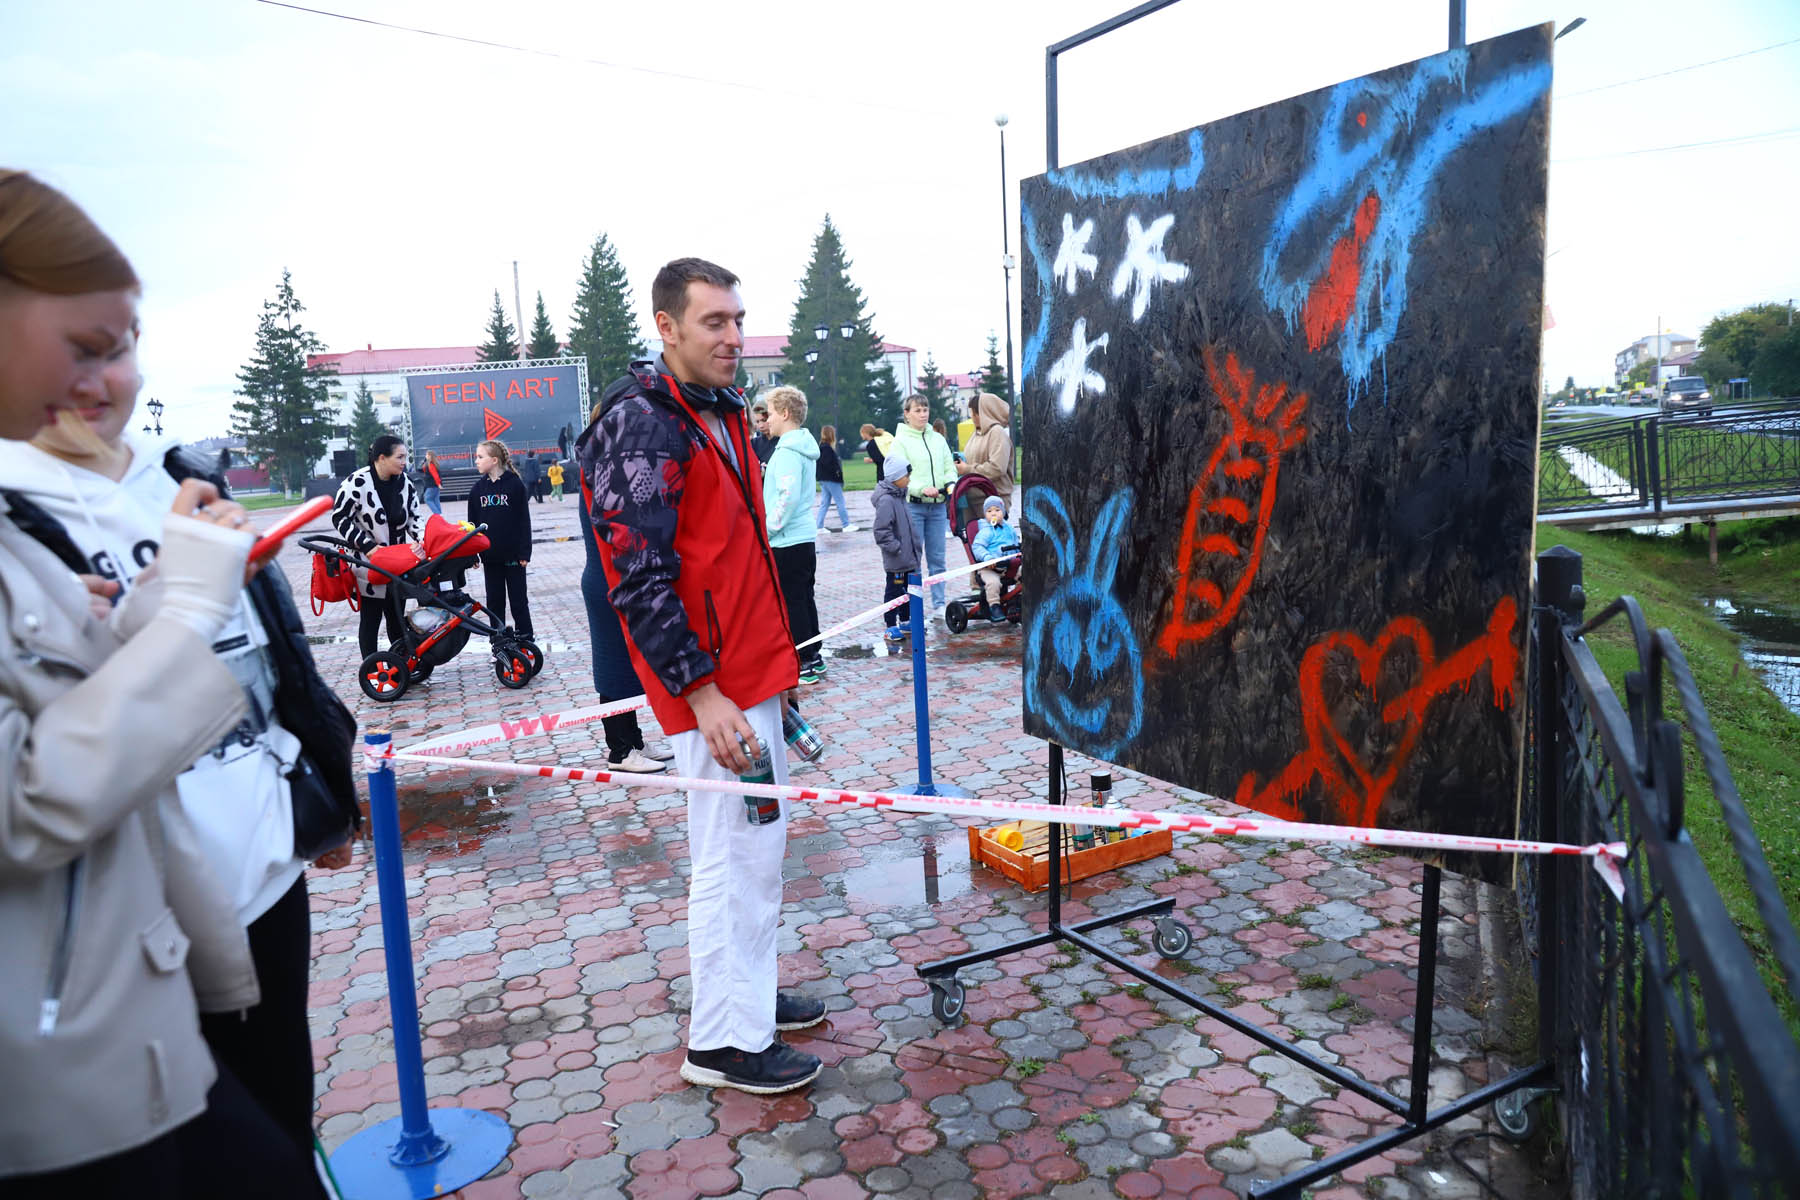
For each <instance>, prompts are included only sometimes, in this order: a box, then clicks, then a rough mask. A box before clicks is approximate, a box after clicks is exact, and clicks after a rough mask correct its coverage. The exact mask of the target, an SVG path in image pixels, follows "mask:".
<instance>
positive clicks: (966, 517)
mask: <svg viewBox="0 0 1800 1200" xmlns="http://www.w3.org/2000/svg"><path fill="white" fill-rule="evenodd" d="M989 499H995V500H998V499H999V493H998V491H996V489H995V488H994V485H993V484H992V483H991V482H990V481H989V480H988V478H987V476H985V475H964V476H963V477H962V478H960V479H958V480H957V481H956V485H955V486H954V487H953V488H951V490H950V520H951V522H952V528H953V529H955V531H956V540H957V541H959V542H961V543H962V546H963V550H964V551H965V552H966V553H967V554H968V556H969V562H970V563H978V562H981V561H982V559H981V556H979V555H978V554H976V552H975V539H976V538H977V537H978V536H980V534H981V531H982V529H983V527H985V526H986V525H987V521H986V519H985V518H984V517H983V510H984V508H985V507H986V505H987V502H988V500H989ZM1002 503H1004V502H1002ZM998 570H999V574H1000V597H999V600H998V602H997V603H996V604H990V603H989V602H988V597H987V592H986V589H984V588H983V587H982V586H981V585H980V584H979V583H976V585H975V586H974V588H973V589H971V590H970V591H969V592H968V593H967V594H966V595H963V596H959V597H957V598H956V599H954V600H951V601H950V602H949V603H948V604H946V605H944V624H945V626H947V627H948V628H949V630H950V632H951V633H961V632H962V631H963V630H965V629H967V628H968V627H969V622H970V621H971V620H977V621H990V622H993V623H995V624H998V623H1000V621H1002V620H1005V621H1010V622H1011V623H1012V624H1014V625H1017V624H1018V623H1019V622H1020V621H1021V620H1023V619H1024V615H1025V609H1024V594H1023V592H1022V590H1021V589H1020V586H1019V560H1018V559H1016V558H1015V559H1012V560H1011V561H1009V562H1007V563H1005V564H1003V565H1002V566H1001V567H1000V568H998Z"/></svg>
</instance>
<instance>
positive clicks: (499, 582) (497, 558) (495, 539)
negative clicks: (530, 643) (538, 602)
mask: <svg viewBox="0 0 1800 1200" xmlns="http://www.w3.org/2000/svg"><path fill="white" fill-rule="evenodd" d="M475 469H476V470H477V471H480V472H481V478H480V479H477V480H476V481H475V484H474V486H473V487H471V488H470V489H469V523H470V524H472V525H486V526H487V537H488V548H487V549H486V550H483V551H482V552H481V573H482V576H483V577H484V578H485V579H486V581H487V606H488V609H489V610H490V611H491V612H492V613H493V614H494V622H495V624H498V625H504V624H506V605H507V601H508V600H509V599H510V600H511V601H512V611H513V628H514V629H516V630H517V631H518V632H519V633H520V635H521V636H524V637H530V636H531V608H530V605H529V604H528V602H527V601H526V599H525V567H526V565H527V564H528V563H530V562H531V509H530V507H529V503H530V501H529V493H528V492H527V491H526V488H525V481H524V480H523V479H521V478H519V473H518V471H517V470H515V469H514V467H513V465H512V455H510V454H509V453H507V449H506V443H505V442H483V443H481V445H479V446H477V447H475Z"/></svg>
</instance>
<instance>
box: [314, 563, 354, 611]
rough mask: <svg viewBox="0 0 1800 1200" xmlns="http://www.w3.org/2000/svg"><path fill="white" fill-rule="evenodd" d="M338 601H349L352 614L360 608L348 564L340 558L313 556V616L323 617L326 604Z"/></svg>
mask: <svg viewBox="0 0 1800 1200" xmlns="http://www.w3.org/2000/svg"><path fill="white" fill-rule="evenodd" d="M340 600H347V601H349V603H350V609H351V611H352V612H354V611H355V610H356V609H358V608H361V607H362V600H361V597H360V596H358V595H357V593H356V576H355V574H354V573H353V572H352V571H351V570H350V564H349V563H347V562H345V561H344V560H343V559H341V558H328V557H326V556H325V555H323V554H315V555H313V570H312V610H313V616H315V617H317V616H321V615H323V614H324V612H325V606H326V605H327V604H336V603H337V602H338V601H340Z"/></svg>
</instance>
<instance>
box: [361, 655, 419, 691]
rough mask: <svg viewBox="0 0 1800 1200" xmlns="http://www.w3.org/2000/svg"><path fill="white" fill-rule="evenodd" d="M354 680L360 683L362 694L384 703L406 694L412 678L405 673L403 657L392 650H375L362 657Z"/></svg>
mask: <svg viewBox="0 0 1800 1200" xmlns="http://www.w3.org/2000/svg"><path fill="white" fill-rule="evenodd" d="M356 682H357V683H358V684H359V685H361V687H362V690H363V695H365V696H367V697H368V698H369V699H371V700H380V701H382V702H383V703H386V702H388V701H392V700H398V699H399V698H400V697H402V696H404V695H406V688H407V685H408V684H410V683H411V682H412V679H411V677H410V676H408V675H407V672H406V660H405V659H404V658H401V657H400V656H399V655H397V654H395V653H394V652H393V651H392V650H377V651H376V652H375V653H373V654H371V655H369V657H367V658H365V659H363V660H362V666H360V667H358V668H357V669H356Z"/></svg>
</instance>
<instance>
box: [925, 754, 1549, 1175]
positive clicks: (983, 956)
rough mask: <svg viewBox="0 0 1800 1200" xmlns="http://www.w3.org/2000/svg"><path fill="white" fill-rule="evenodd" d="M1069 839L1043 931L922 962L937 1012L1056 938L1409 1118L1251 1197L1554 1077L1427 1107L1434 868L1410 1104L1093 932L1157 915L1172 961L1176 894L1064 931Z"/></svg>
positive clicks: (1177, 942) (1177, 925)
mask: <svg viewBox="0 0 1800 1200" xmlns="http://www.w3.org/2000/svg"><path fill="white" fill-rule="evenodd" d="M1062 781H1063V748H1062V747H1061V746H1060V745H1058V744H1057V743H1055V742H1051V743H1050V786H1049V796H1048V800H1049V802H1050V803H1051V804H1063V803H1065V801H1064V799H1063V794H1062ZM1062 838H1063V827H1062V826H1061V825H1060V824H1053V825H1051V826H1050V889H1049V892H1050V899H1049V917H1050V919H1049V923H1048V925H1047V926H1046V928H1045V929H1044V931H1043V932H1042V933H1037V934H1033V935H1032V936H1030V937H1027V938H1021V939H1019V940H1018V941H1016V942H1008V943H1007V944H1005V945H1003V946H995V947H992V948H991V949H987V950H976V951H972V952H970V953H968V954H959V955H957V956H956V957H954V958H944V959H939V960H938V961H937V962H932V963H925V964H924V965H922V966H920V967H919V968H918V972H919V977H920V978H922V979H924V980H925V982H926V983H927V984H928V985H929V986H930V987H931V991H932V1004H931V1007H932V1012H933V1013H934V1014H935V1015H936V1016H937V1017H938V1019H939V1020H941V1021H944V1022H946V1023H951V1022H955V1021H956V1020H957V1019H958V1018H960V1017H961V1016H962V1012H963V1006H964V1002H965V992H964V988H963V984H962V982H961V981H960V980H958V979H957V978H956V973H957V971H959V970H961V969H962V968H963V967H970V966H974V965H975V964H976V963H984V962H991V961H993V960H994V959H997V958H1004V957H1006V956H1007V955H1009V954H1017V953H1019V952H1020V951H1021V950H1032V949H1035V948H1037V947H1038V946H1044V945H1048V944H1050V943H1052V942H1062V943H1066V944H1068V945H1071V946H1079V947H1080V948H1081V949H1082V950H1085V951H1086V952H1087V953H1089V954H1091V955H1093V956H1094V957H1095V958H1097V959H1100V960H1101V961H1102V962H1106V963H1110V964H1111V965H1113V966H1114V967H1117V968H1118V969H1119V970H1121V971H1124V972H1125V973H1126V974H1128V975H1131V976H1133V977H1135V978H1137V979H1139V980H1141V981H1142V982H1144V983H1146V984H1148V985H1150V986H1151V987H1154V988H1156V989H1157V990H1158V991H1161V992H1165V993H1167V994H1168V995H1170V996H1172V997H1173V998H1175V999H1176V1000H1179V1001H1181V1002H1182V1003H1183V1004H1186V1005H1187V1006H1188V1007H1190V1008H1195V1009H1198V1010H1199V1011H1200V1012H1203V1013H1205V1014H1206V1015H1207V1016H1209V1017H1211V1018H1212V1019H1213V1020H1215V1021H1217V1022H1219V1023H1220V1024H1221V1025H1224V1026H1226V1027H1227V1028H1229V1029H1232V1030H1235V1031H1236V1032H1238V1033H1241V1034H1243V1035H1244V1036H1245V1037H1247V1038H1250V1039H1252V1040H1253V1041H1256V1042H1258V1043H1260V1044H1261V1045H1263V1046H1265V1047H1267V1048H1268V1049H1270V1050H1272V1051H1274V1052H1275V1053H1276V1054H1279V1055H1281V1056H1283V1057H1284V1058H1288V1059H1291V1060H1293V1061H1294V1062H1297V1063H1299V1064H1300V1065H1301V1066H1303V1067H1305V1068H1307V1069H1308V1070H1310V1071H1314V1072H1316V1073H1318V1074H1320V1075H1323V1076H1324V1077H1325V1078H1327V1079H1329V1080H1331V1082H1333V1083H1335V1084H1336V1085H1337V1086H1338V1087H1340V1088H1347V1089H1348V1090H1350V1091H1352V1092H1355V1093H1356V1094H1357V1095H1359V1096H1361V1097H1363V1098H1364V1099H1366V1100H1368V1101H1370V1102H1372V1103H1374V1104H1378V1105H1380V1106H1381V1107H1382V1108H1385V1109H1387V1110H1388V1111H1389V1112H1391V1113H1394V1114H1395V1115H1396V1116H1399V1117H1401V1118H1403V1119H1404V1123H1403V1124H1402V1125H1400V1126H1399V1127H1398V1128H1396V1129H1391V1130H1389V1131H1387V1132H1386V1133H1381V1134H1377V1135H1375V1136H1374V1137H1371V1138H1369V1139H1367V1140H1366V1141H1362V1142H1358V1143H1357V1144H1355V1145H1353V1146H1348V1147H1346V1148H1345V1149H1343V1150H1340V1151H1338V1152H1337V1153H1336V1154H1333V1155H1332V1156H1331V1157H1329V1158H1323V1159H1320V1160H1319V1161H1317V1162H1315V1163H1312V1164H1310V1165H1308V1166H1306V1167H1302V1168H1301V1169H1300V1170H1298V1171H1295V1172H1294V1173H1293V1174H1291V1175H1287V1176H1284V1177H1283V1178H1281V1179H1278V1180H1273V1181H1259V1182H1258V1183H1257V1184H1255V1185H1254V1186H1253V1187H1252V1188H1251V1189H1250V1195H1251V1196H1253V1197H1272V1198H1276V1200H1293V1198H1296V1197H1298V1196H1299V1195H1300V1193H1301V1189H1303V1188H1306V1187H1309V1186H1311V1185H1313V1184H1315V1183H1317V1182H1319V1181H1320V1180H1321V1179H1324V1178H1326V1177H1328V1176H1331V1175H1335V1174H1337V1173H1338V1172H1339V1171H1342V1170H1343V1169H1344V1168H1345V1167H1349V1166H1353V1165H1354V1164H1356V1163H1359V1162H1361V1161H1362V1160H1363V1159H1365V1158H1372V1157H1373V1156H1375V1155H1377V1154H1382V1153H1385V1152H1386V1151H1388V1150H1392V1149H1393V1148H1394V1147H1395V1146H1398V1145H1401V1144H1402V1143H1404V1142H1408V1141H1411V1140H1412V1139H1413V1138H1415V1137H1418V1136H1419V1135H1420V1134H1422V1133H1426V1132H1429V1131H1430V1130H1433V1129H1436V1128H1437V1127H1438V1126H1440V1125H1443V1124H1446V1123H1448V1122H1450V1121H1454V1120H1456V1119H1457V1118H1458V1117H1460V1116H1464V1115H1465V1114H1467V1113H1470V1112H1473V1111H1475V1110H1476V1109H1478V1108H1480V1107H1482V1106H1483V1105H1485V1104H1490V1103H1492V1102H1494V1101H1495V1100H1498V1099H1499V1098H1500V1097H1502V1096H1505V1095H1507V1094H1509V1093H1511V1092H1514V1091H1517V1090H1519V1089H1521V1088H1527V1087H1535V1086H1541V1085H1542V1084H1544V1083H1546V1082H1547V1081H1548V1080H1549V1078H1550V1064H1549V1062H1548V1061H1542V1062H1538V1063H1536V1064H1534V1065H1532V1066H1530V1067H1527V1068H1525V1069H1523V1070H1520V1071H1515V1072H1514V1073H1512V1074H1511V1075H1508V1076H1506V1077H1505V1078H1504V1079H1501V1080H1498V1081H1497V1082H1494V1083H1490V1084H1488V1085H1487V1086H1486V1087H1484V1088H1478V1089H1477V1090H1475V1091H1473V1092H1470V1093H1468V1094H1467V1095H1464V1096H1462V1097H1460V1098H1458V1099H1457V1100H1455V1101H1453V1102H1452V1103H1450V1104H1447V1105H1445V1106H1444V1107H1442V1108H1439V1109H1435V1110H1434V1109H1431V1108H1430V1107H1429V1104H1430V1097H1431V1012H1432V1004H1433V1002H1434V1000H1435V998H1436V990H1437V926H1438V917H1439V913H1440V905H1439V893H1440V890H1441V888H1442V884H1443V869H1442V868H1441V867H1439V866H1437V865H1436V864H1435V863H1428V864H1426V867H1425V889H1424V890H1425V894H1424V897H1423V900H1422V902H1421V904H1420V912H1419V985H1418V997H1417V1000H1416V1002H1415V1005H1414V1008H1413V1045H1412V1069H1411V1071H1410V1073H1409V1076H1408V1083H1409V1087H1408V1089H1407V1092H1408V1094H1407V1098H1406V1099H1404V1100H1403V1099H1401V1098H1400V1097H1399V1096H1396V1095H1394V1094H1393V1093H1392V1092H1389V1091H1388V1090H1387V1089H1385V1088H1380V1087H1376V1086H1375V1085H1374V1084H1372V1083H1369V1082H1367V1081H1365V1080H1363V1079H1361V1078H1359V1077H1358V1076H1356V1075H1353V1074H1351V1073H1350V1072H1349V1071H1346V1070H1345V1069H1344V1068H1342V1067H1340V1066H1338V1065H1336V1064H1335V1063H1328V1062H1326V1061H1325V1060H1323V1059H1321V1058H1318V1057H1316V1056H1314V1055H1311V1054H1308V1053H1307V1052H1306V1051H1305V1050H1302V1049H1300V1048H1299V1047H1298V1046H1295V1045H1293V1044H1291V1043H1289V1042H1286V1041H1283V1040H1282V1039H1281V1038H1278V1037H1276V1036H1275V1035H1274V1034H1272V1033H1270V1032H1269V1031H1268V1030H1266V1029H1264V1028H1262V1027H1261V1026H1259V1025H1253V1024H1251V1023H1250V1022H1248V1021H1246V1020H1244V1019H1243V1018H1241V1017H1238V1016H1236V1015H1234V1014H1232V1013H1230V1012H1227V1011H1226V1010H1225V1009H1223V1008H1221V1007H1219V1006H1218V1005H1217V1004H1214V1003H1213V1002H1212V1001H1211V1000H1209V999H1207V998H1206V997H1205V996H1199V995H1196V994H1195V993H1193V992H1190V991H1188V990H1187V989H1186V988H1184V987H1182V986H1180V985H1179V984H1177V983H1175V982H1174V981H1172V980H1168V979H1164V978H1163V977H1162V976H1160V975H1157V974H1155V973H1154V972H1153V971H1151V970H1150V969H1148V968H1147V967H1144V966H1140V965H1139V964H1137V963H1135V962H1132V961H1130V960H1129V959H1126V958H1124V957H1122V956H1120V955H1119V954H1118V953H1117V952H1115V951H1113V950H1111V949H1109V948H1107V947H1105V946H1102V945H1100V944H1099V943H1098V942H1095V941H1094V940H1093V939H1092V938H1091V937H1089V936H1088V935H1089V934H1090V933H1092V932H1094V931H1095V930H1098V929H1105V928H1107V927H1108V926H1112V925H1118V924H1122V923H1123V922H1125V921H1131V920H1135V919H1137V918H1138V917H1150V916H1156V917H1158V918H1159V919H1158V920H1157V923H1156V936H1155V938H1154V939H1153V944H1154V946H1155V949H1156V952H1157V953H1158V954H1160V955H1161V956H1162V957H1163V958H1165V959H1175V958H1180V957H1181V956H1182V955H1184V954H1186V953H1187V950H1188V947H1189V946H1190V945H1192V944H1193V935H1192V934H1191V933H1189V932H1188V929H1187V927H1186V926H1185V925H1183V924H1182V923H1181V922H1180V921H1177V920H1176V919H1175V918H1174V917H1173V916H1172V915H1170V914H1171V913H1172V911H1173V909H1174V907H1175V898H1174V897H1173V896H1169V897H1165V898H1163V899H1161V900H1154V901H1151V902H1150V903H1149V904H1142V905H1139V906H1138V907H1136V908H1130V909H1126V910H1125V911H1124V912H1117V913H1109V914H1108V915H1106V916H1104V917H1095V918H1093V919H1091V920H1087V921H1082V922H1080V923H1078V924H1075V925H1065V924H1064V923H1063V916H1062Z"/></svg>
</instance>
